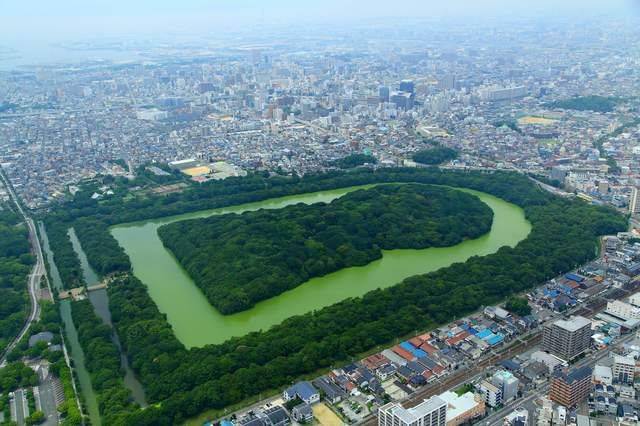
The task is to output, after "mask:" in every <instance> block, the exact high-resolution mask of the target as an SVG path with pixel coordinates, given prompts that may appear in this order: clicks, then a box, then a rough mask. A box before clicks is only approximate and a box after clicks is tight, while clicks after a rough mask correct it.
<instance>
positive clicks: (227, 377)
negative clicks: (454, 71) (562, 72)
mask: <svg viewBox="0 0 640 426" xmlns="http://www.w3.org/2000/svg"><path fill="white" fill-rule="evenodd" d="M381 182H417V183H429V184H440V185H450V186H459V187H466V188H471V189H476V190H480V191H484V192H487V193H490V194H493V195H495V196H497V197H500V198H503V199H505V200H506V201H510V202H512V203H515V204H517V205H519V206H521V207H522V208H524V210H525V214H526V217H527V219H528V220H529V221H530V222H531V224H532V231H531V233H530V234H529V236H528V237H527V238H526V239H525V240H523V241H522V242H520V243H519V244H518V245H517V246H516V247H514V248H511V247H503V248H501V249H500V250H498V252H496V253H494V254H491V255H488V256H483V257H472V258H470V259H469V260H467V262H465V263H458V264H453V265H451V266H449V267H447V268H442V269H440V270H438V271H434V272H431V273H429V274H424V275H418V276H414V277H410V278H407V279H405V280H404V281H403V282H402V283H399V284H398V285H396V286H393V287H390V288H386V289H379V290H375V291H371V292H369V293H367V294H365V295H364V296H362V297H359V298H351V299H347V300H344V301H342V302H340V303H337V304H334V305H332V306H328V307H326V308H323V309H320V310H318V311H314V312H309V313H307V314H304V315H299V316H294V317H291V318H289V319H287V320H285V321H283V322H282V323H281V324H279V325H276V326H273V327H272V328H270V329H268V330H265V331H260V332H254V333H249V334H248V335H246V336H242V337H237V338H232V339H230V340H228V341H226V342H224V343H221V344H217V345H209V346H206V347H203V348H194V349H191V350H186V349H185V348H184V347H183V346H182V345H181V344H180V342H179V341H178V340H177V339H176V337H175V335H174V334H173V332H172V331H171V326H170V325H169V324H168V323H167V320H166V318H165V316H164V315H163V314H161V313H160V312H159V311H158V309H157V307H156V305H155V304H154V303H153V300H152V299H151V298H150V296H149V294H148V292H147V291H146V287H145V286H144V285H143V284H142V283H141V282H140V281H138V280H137V279H136V278H135V277H133V275H131V274H130V273H127V274H122V275H121V276H120V278H118V279H116V280H115V281H114V282H113V284H112V285H110V287H109V289H108V291H109V294H110V309H111V311H112V314H113V317H112V319H113V322H114V325H115V327H116V329H117V331H118V335H119V336H120V338H121V342H122V344H123V347H124V348H125V349H126V352H127V355H128V356H129V358H130V361H131V366H132V368H133V369H134V370H135V371H136V373H137V375H138V377H139V378H140V380H141V381H142V383H143V384H144V386H145V389H146V392H147V396H148V398H149V400H150V401H151V402H154V403H159V404H155V405H152V406H150V407H149V408H147V409H145V410H132V411H127V412H126V414H125V415H124V416H123V417H121V418H119V419H118V421H117V422H114V423H113V424H136V425H164V424H176V423H180V422H182V421H183V420H185V419H186V418H188V417H191V416H194V415H196V414H198V413H200V412H201V411H203V410H205V409H209V408H223V407H226V406H228V405H230V404H233V403H237V402H239V401H241V400H243V399H245V398H248V397H250V396H254V395H257V394H258V393H260V392H264V391H268V390H274V389H277V388H279V387H282V386H286V385H287V384H289V383H291V381H293V380H295V379H296V378H298V377H300V376H301V375H308V374H311V373H313V372H314V371H316V370H318V369H322V368H327V367H329V366H335V365H336V364H338V363H341V362H348V361H349V360H350V359H352V357H354V356H357V355H358V354H360V353H362V352H364V351H367V350H370V349H371V348H373V347H375V346H376V345H379V344H388V343H390V342H391V341H393V339H394V338H396V337H398V336H402V335H406V334H408V333H411V332H413V331H415V330H424V329H430V328H432V327H435V326H437V325H438V324H442V323H445V322H447V321H450V320H452V319H453V318H456V317H459V316H462V315H465V314H468V313H469V312H473V311H475V310H476V309H478V308H479V307H480V306H481V305H487V304H496V303H501V302H503V301H504V299H506V298H507V297H509V296H511V295H513V294H517V293H519V292H521V291H525V290H527V289H530V288H532V287H534V286H536V285H538V284H540V283H542V282H544V281H545V280H547V279H549V278H551V277H554V276H556V275H558V274H560V273H564V272H567V271H569V270H571V269H572V268H575V267H576V266H577V265H579V264H581V263H584V262H585V261H587V260H589V259H592V258H593V257H594V256H595V254H596V249H597V246H598V244H597V236H598V235H602V234H609V233H614V232H618V231H621V230H624V229H625V228H626V223H625V222H626V221H625V219H624V218H623V217H622V216H620V215H618V214H617V213H615V212H614V211H612V210H609V209H605V208H601V207H596V206H591V205H588V204H586V203H584V202H582V201H579V200H567V199H561V198H558V197H554V196H552V195H550V194H548V193H546V192H544V191H542V190H540V189H539V188H538V187H537V186H536V185H535V184H533V183H531V181H529V179H528V178H527V177H525V176H522V175H518V174H515V173H507V172H495V173H492V174H486V173H481V172H453V171H442V170H439V169H437V168H427V169H379V170H375V171H374V170H368V169H358V170H356V171H354V172H348V173H337V172H334V173H328V174H322V175H308V176H305V177H304V178H298V177H292V178H282V177H276V178H266V177H264V176H258V175H252V176H249V177H246V178H239V179H231V180H225V181H224V182H216V183H211V184H207V185H203V186H202V187H199V188H195V189H193V190H189V191H185V192H184V193H182V194H175V195H172V196H167V197H154V198H149V199H145V200H135V201H132V202H131V203H130V204H127V203H126V202H124V203H123V202H122V201H119V203H115V202H114V203H110V202H109V203H104V204H94V205H88V204H87V205H81V204H72V205H71V206H69V207H70V208H69V209H67V210H63V211H55V212H54V213H53V215H52V217H51V219H50V220H51V221H52V223H58V224H60V223H62V224H65V225H68V224H71V223H73V222H74V221H75V220H76V219H78V218H80V217H83V215H84V214H87V215H94V216H96V218H98V219H100V220H101V221H102V222H103V223H105V224H109V225H110V224H116V223H120V222H124V221H127V220H140V219H148V218H152V217H160V216H166V215H169V214H176V213H184V212H187V211H195V210H200V209H203V208H212V207H222V206H226V205H230V204H240V203H244V202H249V201H257V200H261V199H265V198H270V197H275V196H282V195H290V194H296V193H302V192H311V191H318V190H323V189H332V188H340V187H347V186H353V185H361V184H369V183H381ZM134 206H135V207H136V208H134ZM203 326H206V325H203Z"/></svg>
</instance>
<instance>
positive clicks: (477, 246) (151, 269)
mask: <svg viewBox="0 0 640 426" xmlns="http://www.w3.org/2000/svg"><path fill="white" fill-rule="evenodd" d="M367 187H371V185H365V186H358V187H349V188H340V189H334V190H329V191H321V192H315V193H308V194H300V195H293V196H287V197H281V198H273V199H269V200H265V201H260V202H255V203H248V204H242V205H237V206H231V207H226V208H220V209H214V210H205V211H200V212H195V213H188V214H184V215H178V216H170V217H165V218H161V219H157V220H150V221H144V222H139V223H131V224H123V225H118V226H115V227H113V228H112V229H111V232H112V234H113V236H114V237H115V238H116V239H117V240H118V243H119V244H120V245H121V246H122V247H123V248H124V250H125V251H126V253H127V254H128V255H129V257H130V259H131V264H132V267H133V273H134V274H135V276H136V277H138V278H139V279H140V280H141V281H142V282H143V283H144V284H145V285H146V286H147V288H148V291H149V294H150V296H151V298H152V299H153V300H154V302H155V303H156V304H157V306H158V308H159V309H160V311H161V312H163V313H165V314H166V315H167V319H168V321H169V323H170V324H171V325H172V327H173V330H174V332H175V334H176V336H177V338H178V339H179V340H180V341H181V342H182V343H183V344H184V345H185V346H187V347H200V346H204V345H207V344H211V343H221V342H223V341H225V340H227V339H229V338H230V337H233V336H242V335H244V334H247V333H249V332H251V331H258V330H261V329H262V330H266V329H268V328H269V327H271V326H272V325H275V324H278V323H280V322H282V321H283V320H285V319H287V318H288V317H290V316H293V315H299V314H304V313H306V312H309V311H313V310H316V309H320V308H323V307H325V306H329V305H332V304H334V303H336V302H339V301H341V300H344V299H346V298H349V297H358V296H362V295H364V294H365V293H367V292H369V291H371V290H374V289H376V288H384V287H390V286H393V285H395V284H397V283H399V282H400V281H402V280H403V279H404V278H407V277H410V276H412V275H417V274H424V273H427V272H431V271H435V270H437V269H440V268H443V267H446V266H449V265H451V264H453V263H456V262H464V261H466V260H467V259H468V258H470V257H472V256H484V255H487V254H491V253H495V252H496V251H497V250H498V249H499V248H500V247H503V246H512V247H513V246H515V245H516V244H517V243H518V242H520V241H521V240H523V239H524V238H526V236H527V235H528V234H529V232H530V231H531V224H530V223H529V222H528V221H527V220H526V219H525V216H524V212H523V210H522V209H521V208H519V207H517V206H515V205H513V204H510V203H508V202H506V201H504V200H502V199H499V198H496V197H494V196H492V195H489V194H486V193H482V192H478V191H472V190H468V189H460V190H461V191H464V192H468V193H470V194H473V195H476V196H477V197H478V198H480V200H481V201H482V202H484V203H485V204H487V205H488V206H489V207H490V208H491V209H492V210H493V214H494V217H493V225H492V227H491V231H490V232H489V233H487V234H485V235H483V236H482V237H480V238H476V239H474V240H467V241H464V242H462V243H460V244H457V245H455V246H452V247H444V248H428V249H423V250H385V251H384V252H383V256H382V258H381V259H378V260H376V261H373V262H371V263H369V264H368V265H365V266H359V267H352V268H345V269H342V270H340V271H337V272H334V273H331V274H328V275H325V276H323V277H318V278H313V279H311V280H309V281H307V282H305V283H304V284H302V285H300V286H299V287H296V288H295V289H292V290H289V291H287V292H285V293H283V294H281V295H279V296H275V297H273V298H271V299H268V300H264V301H262V302H260V303H258V304H257V305H256V306H255V307H253V308H252V309H250V310H247V311H244V312H239V313H237V314H233V315H222V314H220V313H219V312H218V311H217V310H216V309H215V308H213V307H212V306H211V305H210V304H209V302H208V301H207V299H206V297H205V296H204V294H203V293H202V292H201V291H200V289H199V288H198V287H197V286H196V285H195V284H194V282H193V281H192V280H191V278H190V277H189V275H188V274H187V273H186V271H185V270H184V269H183V268H182V267H181V266H180V264H179V263H178V261H177V260H176V259H175V258H174V256H173V255H172V254H171V253H170V252H169V251H168V250H167V249H165V247H164V246H163V244H162V242H161V241H160V238H159V237H158V233H157V230H158V228H159V227H160V226H162V225H165V224H167V223H171V222H176V221H180V220H185V219H195V218H203V217H208V216H212V215H218V214H227V213H242V212H246V211H252V210H259V209H279V208H282V207H285V206H288V205H292V204H297V203H306V204H312V203H319V202H325V203H327V202H330V201H332V200H334V199H336V198H339V197H341V196H343V195H345V194H347V193H349V192H351V191H354V190H357V189H362V188H367Z"/></svg>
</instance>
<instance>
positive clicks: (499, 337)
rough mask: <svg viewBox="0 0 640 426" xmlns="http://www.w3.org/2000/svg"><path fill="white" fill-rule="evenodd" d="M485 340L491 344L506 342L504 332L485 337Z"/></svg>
mask: <svg viewBox="0 0 640 426" xmlns="http://www.w3.org/2000/svg"><path fill="white" fill-rule="evenodd" d="M485 341H486V342H487V343H488V344H490V345H491V346H495V345H499V344H500V343H502V342H504V336H503V335H502V334H494V335H493V336H491V337H490V338H488V339H485Z"/></svg>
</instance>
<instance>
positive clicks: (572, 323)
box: [553, 316, 591, 332]
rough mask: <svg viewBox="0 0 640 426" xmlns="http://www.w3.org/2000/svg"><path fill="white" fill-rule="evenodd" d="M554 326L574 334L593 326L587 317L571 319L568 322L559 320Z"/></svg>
mask: <svg viewBox="0 0 640 426" xmlns="http://www.w3.org/2000/svg"><path fill="white" fill-rule="evenodd" d="M553 324H554V325H556V326H558V327H560V328H563V329H565V330H567V331H570V332H573V331H577V330H580V329H581V328H582V327H585V326H591V321H590V320H588V319H586V318H585V317H581V316H575V317H571V318H569V319H568V320H558V321H556V322H554V323H553Z"/></svg>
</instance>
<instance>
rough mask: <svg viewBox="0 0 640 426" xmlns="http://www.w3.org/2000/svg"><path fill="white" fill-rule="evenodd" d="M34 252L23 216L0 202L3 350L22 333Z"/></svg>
mask: <svg viewBox="0 0 640 426" xmlns="http://www.w3.org/2000/svg"><path fill="white" fill-rule="evenodd" d="M32 265H33V256H32V255H31V254H30V244H29V232H28V231H27V228H26V226H25V225H24V224H22V223H21V218H20V216H18V215H16V214H15V213H14V212H13V211H11V210H9V208H8V206H7V205H0V350H3V349H4V348H5V347H6V345H7V344H8V343H9V342H10V341H11V340H12V339H13V338H15V336H16V335H17V334H18V332H19V331H20V329H21V328H22V326H23V325H24V322H25V320H26V317H27V306H28V299H27V279H28V275H29V272H30V271H31V266H32Z"/></svg>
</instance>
